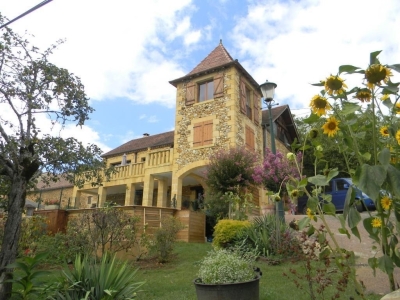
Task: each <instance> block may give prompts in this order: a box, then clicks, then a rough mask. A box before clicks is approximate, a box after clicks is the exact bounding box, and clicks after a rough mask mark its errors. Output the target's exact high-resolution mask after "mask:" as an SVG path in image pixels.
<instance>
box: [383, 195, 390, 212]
mask: <svg viewBox="0 0 400 300" xmlns="http://www.w3.org/2000/svg"><path fill="white" fill-rule="evenodd" d="M381 205H382V208H383V209H384V210H389V208H390V205H392V199H390V198H389V197H388V196H384V197H383V198H382V199H381Z"/></svg>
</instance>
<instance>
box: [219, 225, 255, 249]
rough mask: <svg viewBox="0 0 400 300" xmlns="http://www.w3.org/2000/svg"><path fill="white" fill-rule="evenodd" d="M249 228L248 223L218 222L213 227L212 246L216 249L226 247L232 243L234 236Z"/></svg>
mask: <svg viewBox="0 0 400 300" xmlns="http://www.w3.org/2000/svg"><path fill="white" fill-rule="evenodd" d="M249 226H250V222H249V221H240V220H226V219H224V220H219V221H218V223H217V225H215V227H214V239H213V246H214V247H216V248H226V247H228V246H229V245H231V244H232V243H233V241H234V240H235V237H236V235H237V234H238V233H239V232H240V231H241V230H243V229H245V228H247V227H249Z"/></svg>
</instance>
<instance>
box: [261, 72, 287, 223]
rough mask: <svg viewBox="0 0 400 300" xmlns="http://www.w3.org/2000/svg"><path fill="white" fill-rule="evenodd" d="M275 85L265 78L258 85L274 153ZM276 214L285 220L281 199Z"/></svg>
mask: <svg viewBox="0 0 400 300" xmlns="http://www.w3.org/2000/svg"><path fill="white" fill-rule="evenodd" d="M276 87H277V85H276V83H273V82H269V81H268V80H266V81H265V82H264V83H263V84H261V85H260V89H261V93H262V95H263V98H264V102H265V104H266V105H267V107H268V113H269V131H270V135H271V152H272V153H273V154H276V146H275V132H274V122H273V120H272V110H271V109H272V106H273V105H278V104H279V103H275V104H272V102H275V101H274V94H275V88H276ZM276 214H277V215H278V216H279V218H280V219H281V221H282V222H285V213H284V210H283V203H282V201H278V202H276Z"/></svg>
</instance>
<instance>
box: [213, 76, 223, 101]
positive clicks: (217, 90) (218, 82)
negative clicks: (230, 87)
mask: <svg viewBox="0 0 400 300" xmlns="http://www.w3.org/2000/svg"><path fill="white" fill-rule="evenodd" d="M223 95H224V77H223V74H218V75H216V76H215V77H214V98H218V97H222V96H223Z"/></svg>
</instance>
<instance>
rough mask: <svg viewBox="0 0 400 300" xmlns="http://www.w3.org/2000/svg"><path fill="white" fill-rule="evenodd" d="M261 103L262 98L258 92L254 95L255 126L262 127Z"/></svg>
mask: <svg viewBox="0 0 400 300" xmlns="http://www.w3.org/2000/svg"><path fill="white" fill-rule="evenodd" d="M259 103H260V96H258V94H257V93H256V92H254V93H253V104H254V124H256V125H260V112H259V110H258V105H259Z"/></svg>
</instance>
